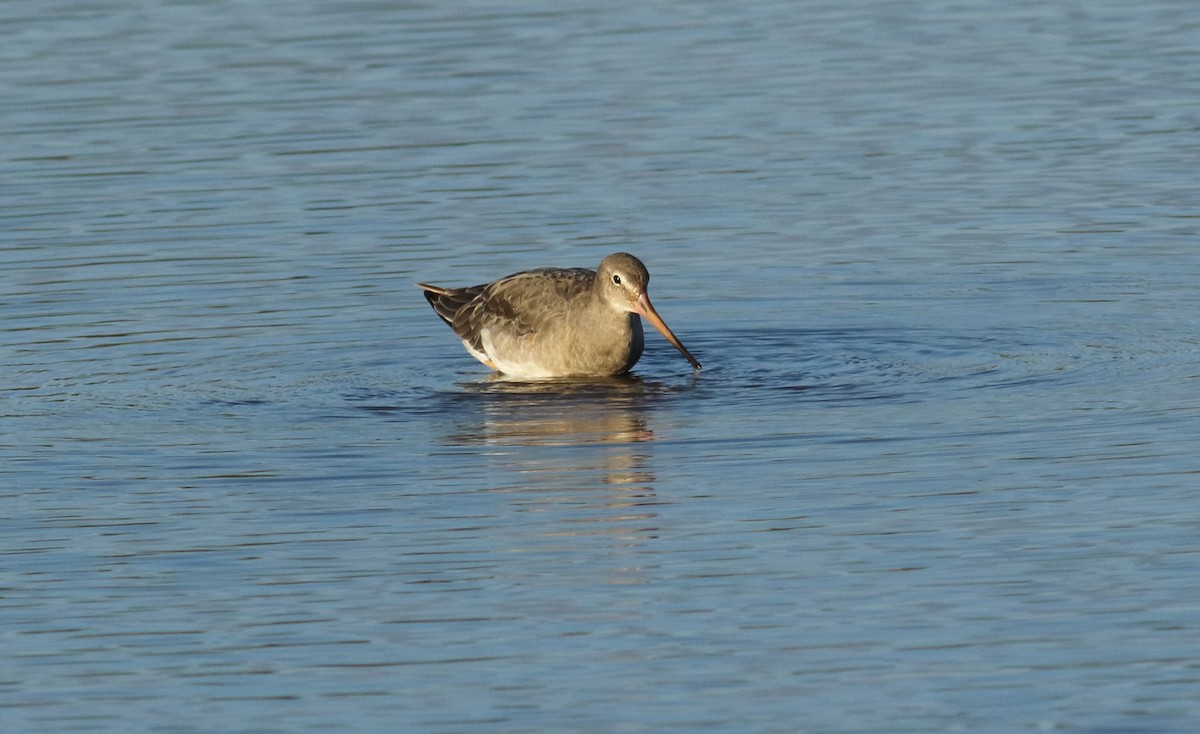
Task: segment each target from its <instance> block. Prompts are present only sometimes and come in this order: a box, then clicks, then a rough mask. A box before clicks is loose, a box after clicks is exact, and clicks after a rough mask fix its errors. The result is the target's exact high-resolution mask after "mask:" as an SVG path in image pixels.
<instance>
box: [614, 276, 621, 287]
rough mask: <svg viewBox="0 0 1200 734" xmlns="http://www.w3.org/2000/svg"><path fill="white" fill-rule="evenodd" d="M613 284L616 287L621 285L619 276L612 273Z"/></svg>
mask: <svg viewBox="0 0 1200 734" xmlns="http://www.w3.org/2000/svg"><path fill="white" fill-rule="evenodd" d="M613 282H614V283H616V284H617V285H621V276H619V275H616V274H615V273H614V274H613Z"/></svg>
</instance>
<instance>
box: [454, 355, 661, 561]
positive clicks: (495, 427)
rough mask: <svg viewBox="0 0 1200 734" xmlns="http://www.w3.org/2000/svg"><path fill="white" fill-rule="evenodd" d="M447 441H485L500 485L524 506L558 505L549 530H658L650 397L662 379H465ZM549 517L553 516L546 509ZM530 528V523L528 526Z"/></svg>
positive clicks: (631, 534)
mask: <svg viewBox="0 0 1200 734" xmlns="http://www.w3.org/2000/svg"><path fill="white" fill-rule="evenodd" d="M460 387H461V388H462V389H463V395H462V397H463V400H464V402H465V403H468V404H470V405H472V406H473V409H472V410H468V411H466V412H465V415H463V416H462V421H461V422H459V423H458V425H457V426H456V427H455V432H454V433H452V434H451V435H449V436H448V437H447V439H448V441H449V442H450V443H452V444H455V445H460V446H478V447H485V449H486V451H485V452H484V455H485V456H486V457H487V460H488V461H489V463H491V465H492V467H493V468H492V470H491V472H490V474H491V476H493V477H495V478H497V479H499V480H500V482H499V484H500V486H496V487H494V488H493V490H494V491H500V492H505V493H509V494H510V495H512V497H513V502H514V505H515V507H516V508H517V509H518V510H519V511H531V512H532V511H536V512H546V511H551V510H552V511H555V512H556V513H559V520H558V522H556V523H553V524H551V525H550V526H541V527H542V528H543V530H544V531H547V532H543V533H537V531H534V533H535V534H540V535H543V537H545V536H553V537H562V536H564V535H565V536H579V535H596V534H604V535H612V536H616V537H619V538H621V539H623V540H622V542H623V543H625V542H629V541H631V540H634V539H635V538H640V539H643V540H644V539H646V538H649V537H654V536H655V535H656V534H657V520H656V518H657V512H656V511H655V510H653V509H652V508H653V506H655V505H658V504H661V503H660V502H659V500H658V499H657V498H656V496H655V490H654V485H655V481H656V477H655V475H654V472H653V471H652V470H651V469H650V468H649V458H650V451H651V449H652V446H653V442H654V440H655V436H654V430H653V429H652V427H651V421H650V415H651V411H650V409H649V406H650V405H651V404H652V403H653V401H654V399H655V397H656V395H658V394H661V388H659V387H657V386H655V385H651V384H647V383H645V382H644V381H642V380H641V379H639V378H637V377H634V376H624V377H618V378H608V379H599V380H597V379H591V380H587V381H574V380H556V381H540V382H513V381H508V380H504V379H497V378H489V379H486V380H481V381H479V382H473V383H466V384H463V385H461V386H460ZM546 519H549V517H547V518H546ZM530 529H531V530H532V528H530Z"/></svg>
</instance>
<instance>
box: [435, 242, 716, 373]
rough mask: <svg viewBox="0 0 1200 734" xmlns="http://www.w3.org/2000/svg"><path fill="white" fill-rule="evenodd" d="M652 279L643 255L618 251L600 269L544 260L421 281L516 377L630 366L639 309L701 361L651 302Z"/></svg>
mask: <svg viewBox="0 0 1200 734" xmlns="http://www.w3.org/2000/svg"><path fill="white" fill-rule="evenodd" d="M649 282H650V274H649V273H648V272H647V271H646V266H645V265H643V264H642V262H641V261H640V260H638V259H637V258H636V257H634V256H633V255H629V254H626V253H623V252H618V253H615V254H613V255H609V256H608V257H606V258H604V260H603V261H601V263H600V267H599V268H598V269H597V270H595V271H592V270H587V269H585V268H542V269H539V270H527V271H525V272H521V273H515V274H513V275H510V276H508V277H505V278H501V279H500V280H496V281H493V282H491V283H484V284H482V285H474V286H470V287H467V288H442V287H440V286H435V285H427V284H425V283H418V284H417V285H418V287H420V288H421V289H422V290H424V292H425V298H426V300H428V301H429V305H431V306H433V310H434V311H435V312H436V313H437V315H438V316H439V317H441V319H442V321H445V322H446V323H447V324H449V325H450V328H452V329H454V333H455V334H457V335H458V336H459V338H460V339H462V342H463V345H464V346H465V347H466V348H467V351H468V352H470V353H471V355H472V356H473V357H475V358H476V359H478V360H479V361H480V362H483V363H484V364H486V365H487V366H488V367H491V368H493V369H495V370H498V371H500V372H502V373H504V374H506V375H509V376H511V377H519V378H547V377H601V376H611V375H619V374H622V373H624V372H628V371H629V370H630V369H631V368H632V367H633V365H634V364H636V363H637V361H638V358H640V357H641V356H642V344H643V336H642V322H641V320H640V319H639V318H638V316H641V317H642V318H645V319H646V320H647V321H649V322H650V324H651V325H652V326H654V328H656V329H658V331H659V332H661V333H662V335H663V336H664V337H666V339H667V341H669V342H671V344H673V345H674V346H675V348H676V349H678V350H679V351H680V353H682V354H683V356H684V357H686V358H687V360H688V362H690V363H691V365H692V367H693V368H695V369H700V363H699V362H697V361H696V358H695V357H693V356H692V355H691V353H690V352H688V350H687V349H685V348H684V346H683V344H681V343H680V342H679V340H678V339H677V338H675V335H674V334H673V333H672V332H671V330H670V329H669V328H667V325H666V324H665V323H663V320H662V318H661V317H660V316H659V315H658V312H657V311H655V310H654V306H653V305H651V303H650V297H649V296H648V295H647V293H646V286H647V285H648V284H649Z"/></svg>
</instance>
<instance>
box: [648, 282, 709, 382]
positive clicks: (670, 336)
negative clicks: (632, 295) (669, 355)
mask: <svg viewBox="0 0 1200 734" xmlns="http://www.w3.org/2000/svg"><path fill="white" fill-rule="evenodd" d="M636 306H637V308H635V309H634V313H636V314H637V315H639V316H641V317H642V318H644V319H646V320H647V321H649V322H650V325H651V326H653V327H654V328H655V329H658V333H660V334H662V335H663V336H664V337H666V339H667V341H669V342H671V346H673V347H675V348H676V349H678V350H679V353H680V354H682V355H683V356H685V357H687V361H688V362H690V363H691V364H692V368H693V369H697V370H698V369H703V368H702V367H700V363H699V362H697V361H696V358H695V357H693V356H692V353H691V352H689V351H688V350H687V348H686V347H684V346H683V344H682V343H681V342H680V341H679V339H677V338H676V337H675V334H674V333H673V332H672V331H671V330H670V329H669V328H667V324H666V322H664V321H663V320H662V317H661V316H659V315H658V311H655V310H654V305H653V304H651V303H650V296H648V295H646V294H645V293H643V294H642V295H640V296H638V299H637V303H636Z"/></svg>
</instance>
